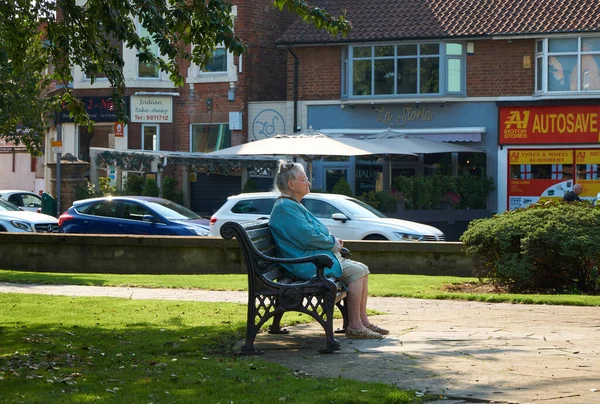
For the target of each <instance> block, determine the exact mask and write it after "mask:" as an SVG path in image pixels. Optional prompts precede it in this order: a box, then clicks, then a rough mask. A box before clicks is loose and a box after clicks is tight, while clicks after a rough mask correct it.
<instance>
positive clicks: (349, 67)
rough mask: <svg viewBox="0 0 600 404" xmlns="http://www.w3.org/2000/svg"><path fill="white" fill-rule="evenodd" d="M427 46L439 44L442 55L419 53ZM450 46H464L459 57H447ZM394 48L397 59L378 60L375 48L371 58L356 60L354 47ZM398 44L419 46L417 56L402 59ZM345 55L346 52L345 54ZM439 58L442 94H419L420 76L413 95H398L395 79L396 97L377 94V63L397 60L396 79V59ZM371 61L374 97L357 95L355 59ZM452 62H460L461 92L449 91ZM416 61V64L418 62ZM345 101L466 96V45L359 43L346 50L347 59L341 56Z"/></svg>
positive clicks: (461, 43)
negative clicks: (355, 90) (450, 65)
mask: <svg viewBox="0 0 600 404" xmlns="http://www.w3.org/2000/svg"><path fill="white" fill-rule="evenodd" d="M424 44H438V45H439V52H438V54H436V55H421V54H420V45H424ZM448 44H456V45H460V46H461V47H462V53H461V54H460V55H447V54H446V45H448ZM390 45H393V46H394V56H386V57H383V58H382V57H376V56H374V49H373V50H372V52H371V56H370V57H360V58H354V48H355V47H365V46H372V47H375V46H390ZM396 45H416V46H417V54H416V55H411V56H399V55H398V51H397V48H396ZM343 54H344V52H343ZM436 56H437V57H438V58H439V83H438V88H439V91H438V92H437V93H420V77H417V92H416V93H414V94H398V93H396V92H397V82H396V80H395V79H394V93H393V94H374V91H375V88H374V87H375V77H374V75H375V67H374V66H375V65H374V63H375V60H379V59H393V60H394V77H396V75H397V74H398V73H397V68H398V64H397V60H399V59H410V58H416V59H417V60H418V62H419V61H420V60H421V59H422V58H429V57H436ZM369 59H370V60H371V94H368V95H354V94H353V93H354V82H353V77H354V71H353V68H354V63H353V62H354V60H369ZM450 60H460V73H459V74H460V91H449V90H448V85H449V79H448V74H449V71H448V64H449V61H450ZM418 62H417V63H418ZM418 66H419V64H417V71H419V67H418ZM342 80H343V83H342V98H353V99H361V98H362V99H364V98H426V97H430V98H435V97H441V96H445V95H457V96H463V95H465V93H466V43H463V42H411V43H408V42H407V43H405V42H396V43H378V44H373V45H365V44H357V45H350V46H349V47H348V49H347V58H346V57H344V55H343V57H342Z"/></svg>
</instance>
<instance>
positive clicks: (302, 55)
mask: <svg viewBox="0 0 600 404" xmlns="http://www.w3.org/2000/svg"><path fill="white" fill-rule="evenodd" d="M341 51H342V49H341V47H339V46H335V47H329V46H328V47H319V48H295V49H294V53H295V54H296V56H297V57H298V61H299V62H300V64H299V65H298V101H303V100H332V99H333V100H335V99H340V97H341V92H340V91H341V90H340V80H341V60H342V59H341V57H342V55H341ZM287 99H288V100H293V99H294V58H293V57H292V55H289V56H288V71H287Z"/></svg>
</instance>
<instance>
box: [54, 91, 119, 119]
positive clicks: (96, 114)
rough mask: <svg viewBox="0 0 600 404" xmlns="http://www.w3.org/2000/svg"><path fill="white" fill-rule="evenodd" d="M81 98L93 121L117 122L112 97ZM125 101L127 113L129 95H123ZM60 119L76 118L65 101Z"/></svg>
mask: <svg viewBox="0 0 600 404" xmlns="http://www.w3.org/2000/svg"><path fill="white" fill-rule="evenodd" d="M79 100H80V101H81V102H82V103H83V107H84V108H85V111H86V112H87V114H88V116H89V117H90V119H91V120H92V121H94V122H117V121H118V120H119V119H118V118H117V112H116V111H115V105H114V102H113V99H112V98H111V97H80V98H79ZM123 102H124V103H125V113H127V111H128V108H127V104H128V103H129V97H123ZM58 120H59V121H60V122H74V118H73V117H71V115H70V112H69V109H68V107H67V104H66V103H65V102H63V103H62V104H61V111H60V113H59V115H58Z"/></svg>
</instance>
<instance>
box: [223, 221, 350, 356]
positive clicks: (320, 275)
mask: <svg viewBox="0 0 600 404" xmlns="http://www.w3.org/2000/svg"><path fill="white" fill-rule="evenodd" d="M221 236H222V237H223V238H224V239H231V238H232V237H235V238H236V239H237V240H238V242H239V243H240V248H241V250H242V254H243V256H244V260H245V263H246V269H247V270H248V317H247V321H246V341H245V343H244V345H243V347H242V349H241V353H242V354H248V355H256V354H262V352H261V351H259V350H257V349H255V348H254V340H255V338H256V334H257V333H258V332H259V330H260V329H261V327H262V326H263V325H264V324H265V323H266V322H267V321H268V320H270V319H273V322H272V323H271V326H270V327H269V333H270V334H287V333H288V331H287V330H285V329H282V328H281V324H280V323H281V317H282V316H283V314H284V313H286V312H288V311H297V312H301V313H305V314H308V315H309V316H311V317H313V318H314V319H315V320H317V321H318V322H319V324H321V326H322V327H323V329H324V330H325V337H326V343H327V344H326V346H325V348H323V349H320V350H319V352H322V353H332V352H334V351H337V350H339V349H340V343H339V341H337V340H336V339H335V338H334V330H333V311H334V308H335V307H336V306H337V307H338V308H339V310H340V311H341V312H342V316H343V319H344V320H343V328H342V329H340V330H337V331H336V332H345V329H346V327H347V324H348V315H347V307H348V306H347V304H346V287H345V285H344V284H343V283H342V282H341V281H340V280H338V279H337V278H334V277H326V276H325V274H324V270H325V268H329V267H331V265H333V261H332V259H331V258H330V257H329V256H327V255H325V254H318V255H315V256H311V257H302V258H276V257H275V245H274V242H273V237H272V236H271V230H270V228H269V221H268V220H258V221H254V222H246V223H243V224H239V223H235V222H227V223H224V224H223V226H222V227H221ZM303 262H312V263H314V264H315V266H316V268H317V275H316V276H315V277H313V278H312V279H310V280H308V281H303V280H299V279H294V278H292V277H291V275H290V274H289V273H288V272H287V271H285V270H284V269H283V268H282V267H281V266H280V264H282V263H303Z"/></svg>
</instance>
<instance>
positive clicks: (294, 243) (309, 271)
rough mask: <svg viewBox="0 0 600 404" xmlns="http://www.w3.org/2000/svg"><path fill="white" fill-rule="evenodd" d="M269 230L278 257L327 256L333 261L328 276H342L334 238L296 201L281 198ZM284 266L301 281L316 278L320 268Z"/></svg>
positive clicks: (327, 272) (272, 214) (272, 215)
mask: <svg viewBox="0 0 600 404" xmlns="http://www.w3.org/2000/svg"><path fill="white" fill-rule="evenodd" d="M269 227H270V228H271V234H272V235H273V240H274V241H275V245H276V247H277V254H278V256H279V257H281V258H300V257H306V256H314V255H317V254H327V255H328V256H330V257H331V259H332V260H333V266H332V267H331V268H325V275H326V276H336V277H339V276H341V275H342V266H341V265H340V261H339V260H338V258H337V257H336V256H335V255H334V254H333V252H332V251H331V248H332V247H333V246H334V244H335V237H334V236H333V235H331V234H329V229H328V228H327V226H325V225H324V224H323V223H321V222H320V221H319V219H317V218H316V217H315V216H313V214H312V213H310V212H309V211H308V210H307V209H306V208H305V207H304V205H302V204H301V203H299V202H297V201H296V200H295V199H292V198H286V197H282V198H279V199H278V200H277V201H275V204H274V205H273V211H272V212H271V218H270V220H269ZM282 266H283V267H284V268H285V269H286V270H288V271H289V272H290V273H292V274H293V275H294V276H295V277H296V278H299V279H302V280H308V279H310V278H312V277H313V276H315V275H316V274H317V268H316V267H315V265H314V264H312V263H310V262H307V263H303V264H283V265H282Z"/></svg>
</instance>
